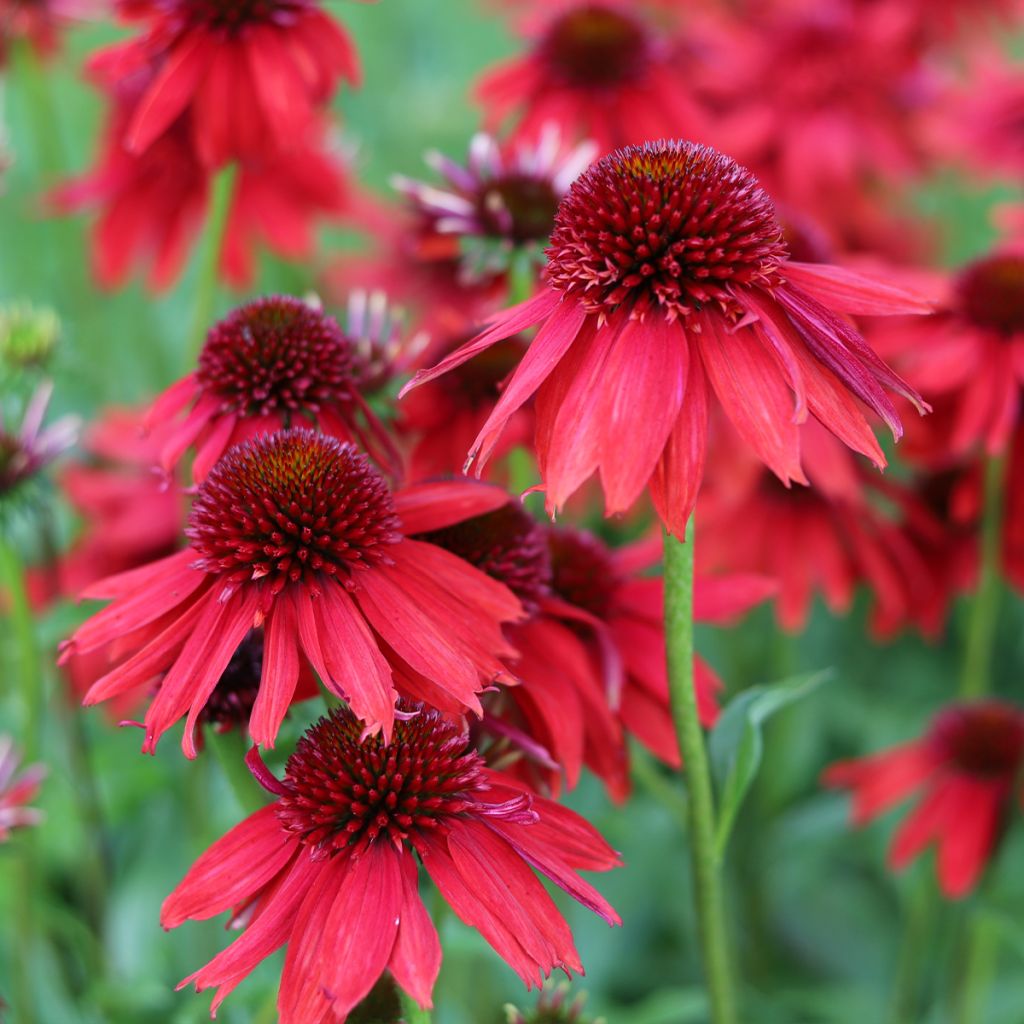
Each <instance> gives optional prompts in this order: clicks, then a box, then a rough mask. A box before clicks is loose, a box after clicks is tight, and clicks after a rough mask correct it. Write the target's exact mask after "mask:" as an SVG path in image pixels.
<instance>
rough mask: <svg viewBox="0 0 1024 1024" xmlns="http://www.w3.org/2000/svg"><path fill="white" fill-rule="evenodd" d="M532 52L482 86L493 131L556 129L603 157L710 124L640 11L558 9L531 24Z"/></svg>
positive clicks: (577, 2) (604, 4)
mask: <svg viewBox="0 0 1024 1024" xmlns="http://www.w3.org/2000/svg"><path fill="white" fill-rule="evenodd" d="M524 32H525V34H526V35H527V36H528V37H529V41H530V49H529V50H528V52H527V53H526V54H524V55H523V56H521V57H518V58H514V59H512V60H510V61H508V62H506V63H504V64H502V65H500V66H498V67H496V68H494V69H493V70H491V71H489V72H488V73H487V74H486V75H485V76H484V77H483V78H482V79H481V80H480V82H479V83H478V85H477V96H478V97H479V100H480V102H481V104H482V105H483V107H484V110H485V117H486V123H487V125H488V127H489V128H492V129H493V128H496V127H497V126H498V125H500V124H501V123H502V122H503V121H505V120H506V119H507V118H509V117H514V118H515V128H514V137H515V138H517V139H520V138H533V137H536V136H538V135H539V134H541V133H542V132H543V131H544V130H545V127H546V126H547V125H549V124H555V125H557V126H558V127H559V128H560V129H561V131H562V133H563V135H564V136H565V137H567V138H590V139H593V140H594V141H595V142H596V143H597V145H598V148H599V151H600V152H602V153H606V152H608V151H609V150H611V149H614V148H615V147H616V146H623V145H626V144H628V143H635V142H640V141H642V140H644V139H649V138H658V137H660V136H664V135H681V134H687V135H690V136H698V137H699V136H700V135H702V134H703V130H702V127H703V123H704V118H705V115H704V114H703V112H702V111H701V109H700V107H699V106H698V104H697V102H696V101H695V99H694V96H693V94H692V92H691V87H690V84H689V80H688V77H687V74H686V72H685V70H684V69H683V68H681V67H680V62H679V61H678V60H677V59H676V54H675V53H674V51H673V47H672V46H671V45H670V40H669V38H668V36H667V35H666V34H664V33H660V32H659V31H658V30H657V28H656V27H655V25H654V23H653V21H652V20H651V19H649V18H647V17H646V16H645V15H644V14H643V13H642V12H641V11H640V10H639V9H638V5H636V4H629V3H625V2H623V0H559V2H557V3H555V4H551V5H545V8H544V11H543V13H542V14H541V13H539V12H535V13H533V15H532V17H531V18H529V19H528V20H527V21H526V23H525V24H524Z"/></svg>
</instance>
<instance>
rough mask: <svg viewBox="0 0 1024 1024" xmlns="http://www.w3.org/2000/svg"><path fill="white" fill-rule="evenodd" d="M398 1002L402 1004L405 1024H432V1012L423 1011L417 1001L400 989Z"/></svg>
mask: <svg viewBox="0 0 1024 1024" xmlns="http://www.w3.org/2000/svg"><path fill="white" fill-rule="evenodd" d="M398 1001H399V1002H400V1003H401V1004H402V1020H403V1021H404V1024H430V1011H429V1010H422V1009H420V1007H419V1006H418V1005H417V1003H416V1001H415V1000H414V999H412V998H411V997H410V996H407V995H406V994H405V993H404V992H403V991H402V990H401V989H398Z"/></svg>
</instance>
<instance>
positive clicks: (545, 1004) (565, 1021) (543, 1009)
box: [505, 982, 603, 1024]
mask: <svg viewBox="0 0 1024 1024" xmlns="http://www.w3.org/2000/svg"><path fill="white" fill-rule="evenodd" d="M586 1001H587V997H586V994H585V993H582V992H581V993H580V994H579V995H577V996H575V998H572V997H571V995H570V988H569V985H568V984H566V983H564V982H563V983H562V984H561V985H552V984H545V986H544V988H543V990H542V991H541V994H540V996H539V997H538V999H537V1004H536V1006H534V1007H533V1009H531V1010H520V1009H519V1008H518V1007H516V1006H512V1005H511V1004H508V1005H506V1007H505V1017H506V1021H507V1024H590V1018H589V1017H585V1016H584V1015H583V1008H584V1005H585V1003H586ZM593 1024H603V1018H602V1020H600V1021H593Z"/></svg>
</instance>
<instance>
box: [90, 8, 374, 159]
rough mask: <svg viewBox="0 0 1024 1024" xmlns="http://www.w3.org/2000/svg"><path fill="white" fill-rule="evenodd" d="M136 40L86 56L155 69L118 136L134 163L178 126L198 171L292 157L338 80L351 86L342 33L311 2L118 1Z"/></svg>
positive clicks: (353, 76) (352, 59)
mask: <svg viewBox="0 0 1024 1024" xmlns="http://www.w3.org/2000/svg"><path fill="white" fill-rule="evenodd" d="M120 6H121V11H122V13H123V14H124V15H125V17H126V18H127V19H128V20H130V21H133V22H136V23H139V24H141V26H142V29H143V32H142V34H141V35H140V36H137V37H136V38H133V39H129V40H126V41H124V42H119V43H115V44H113V45H112V46H110V47H107V48H106V49H104V50H102V51H100V52H99V53H98V54H96V55H95V56H94V58H93V59H94V61H95V60H99V61H102V62H104V63H106V64H108V65H110V66H121V67H123V68H126V69H128V68H137V67H141V66H146V67H150V68H153V69H155V74H153V75H152V76H151V78H150V80H149V81H148V82H147V83H146V85H145V88H144V89H143V90H142V92H141V95H140V97H139V102H138V104H137V105H136V106H135V109H134V110H133V112H132V114H131V117H130V118H129V121H128V123H127V125H126V127H125V132H124V136H123V138H124V145H125V148H126V149H127V150H128V152H130V153H133V154H135V155H140V154H142V153H144V152H145V151H146V150H148V149H149V148H150V146H152V145H153V144H154V142H156V140H157V139H159V138H160V137H161V136H162V135H164V134H165V133H166V132H167V131H168V129H169V128H170V127H171V125H172V124H173V123H174V122H175V121H177V120H178V119H180V118H182V117H185V118H186V119H187V121H186V123H187V125H188V129H187V130H188V139H189V145H190V148H191V149H192V150H193V152H195V154H196V156H197V157H198V159H199V161H200V162H201V164H202V165H203V166H204V167H205V168H208V169H209V168H216V167H219V166H220V165H222V164H224V163H226V162H228V161H230V160H236V159H246V158H252V157H257V158H259V157H264V156H266V155H267V154H268V153H272V152H280V151H286V150H288V149H291V148H294V147H295V143H296V140H301V139H303V138H305V137H306V135H307V134H308V132H309V129H310V128H311V127H312V125H313V123H314V122H315V120H316V118H317V117H318V116H319V113H320V112H321V110H322V108H323V107H324V105H325V104H326V103H327V102H328V101H329V100H330V98H331V96H332V95H333V93H334V90H335V88H336V86H337V84H338V81H339V79H341V78H344V79H346V80H348V81H349V82H350V83H352V84H353V85H354V84H357V83H358V81H359V65H358V60H357V57H356V53H355V50H354V48H353V46H352V42H351V40H350V39H349V37H348V35H347V34H346V33H345V32H344V30H343V29H342V28H341V27H340V26H339V25H338V24H337V23H336V22H335V21H334V19H333V18H331V17H329V16H328V15H327V14H325V13H324V12H323V11H322V10H321V9H320V5H319V4H318V3H317V2H316V0H259V2H254V0H244V2H242V3H237V4H232V5H223V4H217V3H205V2H199V3H196V2H194V0H152V2H150V0H141V2H136V0H122V2H121V5H120Z"/></svg>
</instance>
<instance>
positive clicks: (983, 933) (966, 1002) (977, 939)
mask: <svg viewBox="0 0 1024 1024" xmlns="http://www.w3.org/2000/svg"><path fill="white" fill-rule="evenodd" d="M966 941H967V954H966V956H965V958H964V964H963V973H962V974H961V976H960V984H959V986H958V992H957V998H956V1003H955V1006H954V1008H953V1024H984V1022H985V1021H986V1020H988V1018H987V1017H986V1016H985V1010H986V1008H987V1004H988V993H989V989H990V988H991V985H992V978H993V976H994V974H995V967H996V954H997V952H998V942H997V936H996V933H995V929H994V928H993V926H992V922H991V921H990V920H987V919H986V918H985V917H984V915H980V916H977V917H975V918H974V919H973V920H972V921H970V922H969V923H968V925H967V937H966Z"/></svg>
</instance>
